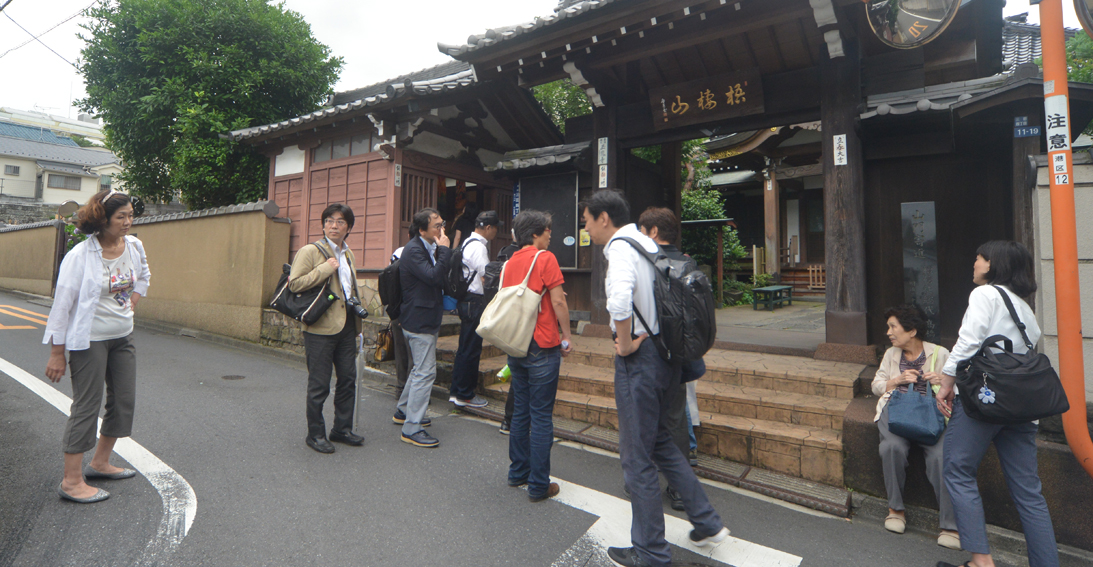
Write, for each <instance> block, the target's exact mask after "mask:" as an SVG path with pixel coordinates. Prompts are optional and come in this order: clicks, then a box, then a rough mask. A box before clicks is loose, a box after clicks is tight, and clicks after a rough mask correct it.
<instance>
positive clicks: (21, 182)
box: [0, 156, 38, 198]
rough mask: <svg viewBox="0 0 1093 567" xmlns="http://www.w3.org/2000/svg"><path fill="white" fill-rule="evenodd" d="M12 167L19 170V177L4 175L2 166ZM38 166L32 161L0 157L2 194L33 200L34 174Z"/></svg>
mask: <svg viewBox="0 0 1093 567" xmlns="http://www.w3.org/2000/svg"><path fill="white" fill-rule="evenodd" d="M5 165H14V166H16V167H18V168H19V175H4V166H5ZM37 170H38V164H37V163H36V162H35V161H34V160H25V159H19V158H16V157H11V156H0V179H3V180H4V194H5V195H11V196H15V197H29V198H34V181H35V179H36V177H35V172H36V171H37Z"/></svg>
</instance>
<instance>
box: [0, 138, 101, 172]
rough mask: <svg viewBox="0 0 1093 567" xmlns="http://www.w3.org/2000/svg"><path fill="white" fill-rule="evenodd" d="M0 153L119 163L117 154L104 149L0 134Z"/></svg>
mask: <svg viewBox="0 0 1093 567" xmlns="http://www.w3.org/2000/svg"><path fill="white" fill-rule="evenodd" d="M0 155H5V156H12V157H18V158H26V159H34V160H39V159H41V160H46V161H57V162H62V163H67V164H77V165H90V166H92V167H94V166H99V165H105V164H108V163H119V160H118V158H117V156H115V155H114V154H112V153H110V152H108V151H106V150H101V149H100V150H93V149H90V148H81V147H79V146H62V145H58V144H47V143H45V142H34V141H31V140H24V139H22V138H10V137H7V136H0Z"/></svg>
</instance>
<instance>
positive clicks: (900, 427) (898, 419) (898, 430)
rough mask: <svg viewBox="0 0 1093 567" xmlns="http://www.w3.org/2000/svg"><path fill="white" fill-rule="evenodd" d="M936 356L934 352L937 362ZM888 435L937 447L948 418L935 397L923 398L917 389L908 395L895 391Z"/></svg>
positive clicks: (889, 408) (923, 395) (891, 400)
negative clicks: (938, 406) (938, 405)
mask: <svg viewBox="0 0 1093 567" xmlns="http://www.w3.org/2000/svg"><path fill="white" fill-rule="evenodd" d="M936 356H937V351H934V356H933V357H932V358H933V359H934V360H936ZM934 360H931V364H930V371H931V372H932V371H933V362H934ZM888 431H891V432H892V433H894V434H896V435H899V436H900V437H903V438H904V439H907V440H908V441H912V442H914V443H918V444H919V445H937V442H938V440H940V439H941V434H942V433H944V432H945V416H944V415H942V413H941V410H939V409H937V400H936V399H935V398H934V397H933V396H931V395H928V394H920V393H918V392H916V391H915V389H914V388H913V387H911V388H908V389H907V392H901V391H899V390H895V391H893V392H892V395H891V397H890V398H888Z"/></svg>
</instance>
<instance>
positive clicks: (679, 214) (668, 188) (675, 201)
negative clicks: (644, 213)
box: [660, 142, 683, 249]
mask: <svg viewBox="0 0 1093 567" xmlns="http://www.w3.org/2000/svg"><path fill="white" fill-rule="evenodd" d="M660 167H661V173H660V174H661V178H662V179H663V181H664V202H665V203H668V207H669V208H671V209H672V211H673V212H675V214H676V220H678V221H682V220H683V173H682V170H683V143H682V142H667V143H665V144H662V145H661V146H660ZM678 228H679V230H678V232H679V238H677V239H676V242H675V245H676V248H680V249H682V247H683V230H682V225H681V226H680V227H678Z"/></svg>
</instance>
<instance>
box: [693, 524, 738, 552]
mask: <svg viewBox="0 0 1093 567" xmlns="http://www.w3.org/2000/svg"><path fill="white" fill-rule="evenodd" d="M689 537H690V539H691V543H693V544H695V545H696V546H698V547H706V546H707V545H710V544H714V543H721V542H723V541H725V538H727V537H729V528H725V527H722V528H721V531H719V532H717V533H716V534H714V535H712V536H706V537H702V536H701V535H699V534H698V530H691V534H690V536H689Z"/></svg>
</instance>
